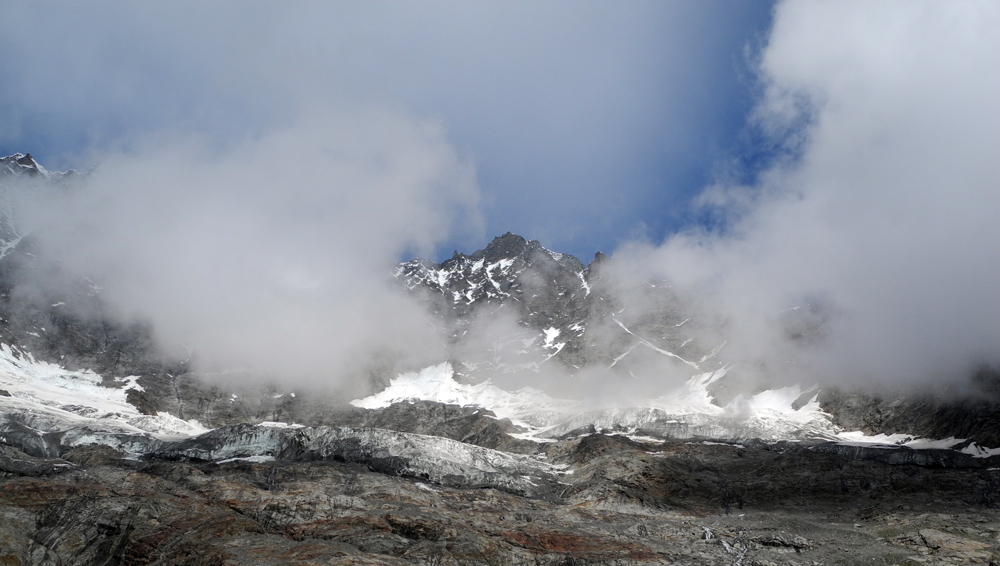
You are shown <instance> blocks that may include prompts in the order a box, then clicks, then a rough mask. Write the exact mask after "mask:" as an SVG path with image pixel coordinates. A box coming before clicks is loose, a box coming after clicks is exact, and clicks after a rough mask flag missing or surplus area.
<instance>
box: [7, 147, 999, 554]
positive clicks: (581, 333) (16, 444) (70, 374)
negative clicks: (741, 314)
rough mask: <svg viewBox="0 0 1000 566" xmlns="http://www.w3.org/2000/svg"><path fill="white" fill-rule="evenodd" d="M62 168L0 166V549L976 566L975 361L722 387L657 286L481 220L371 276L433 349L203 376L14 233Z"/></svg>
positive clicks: (982, 398) (988, 511) (728, 369)
mask: <svg viewBox="0 0 1000 566" xmlns="http://www.w3.org/2000/svg"><path fill="white" fill-rule="evenodd" d="M80 177H82V176H80ZM80 177H77V176H74V175H73V174H72V173H70V174H61V173H53V172H49V171H46V170H45V169H44V168H43V167H41V166H40V165H39V164H38V163H37V162H36V161H35V160H34V158H32V157H31V156H30V155H22V154H16V155H13V156H9V157H4V158H0V250H2V252H0V564H95V565H96V564H101V565H105V564H119V565H132V564H190V565H208V564H211V565H223V564H291V563H295V564H379V565H385V564H414V563H417V564H533V565H538V564H545V565H557V564H558V565H562V564H663V563H676V564H722V563H725V564H742V565H745V566H749V565H771V564H783V565H787V564H796V565H801V564H835V563H854V564H862V563H864V564H871V563H876V564H908V563H923V562H931V563H983V564H988V563H1000V543H998V535H1000V511H998V506H1000V475H998V471H997V470H1000V449H998V447H1000V425H998V424H997V423H1000V418H997V417H998V415H1000V395H997V393H996V392H997V391H1000V388H998V386H997V384H998V383H1000V379H998V377H997V375H996V374H995V373H994V372H991V371H989V370H983V371H982V372H980V373H979V374H977V376H976V378H975V380H974V381H973V382H972V383H971V384H970V386H969V387H970V388H971V389H970V390H972V391H977V392H978V393H979V394H978V395H976V396H973V397H952V398H949V397H943V396H935V395H934V394H933V393H932V392H930V393H923V394H919V393H912V392H909V393H906V394H903V393H898V392H896V393H893V392H888V393H887V392H883V394H882V395H875V394H873V393H871V392H865V391H840V390H837V389H835V388H825V389H817V388H803V387H801V386H800V385H788V386H784V387H776V386H774V385H769V384H757V386H756V387H751V388H747V387H746V386H745V385H746V384H745V383H743V382H741V379H742V378H741V377H740V367H739V364H738V363H736V364H734V363H733V361H732V360H730V361H728V363H727V362H725V361H723V360H722V359H720V358H721V357H722V356H723V355H724V352H725V350H724V344H725V342H724V337H720V336H718V335H717V334H716V333H713V332H709V331H708V330H707V326H706V325H704V324H703V321H701V320H700V318H699V315H698V312H697V311H696V309H694V308H693V307H692V305H691V303H690V302H689V301H688V300H687V299H686V298H685V297H683V296H680V295H678V294H677V293H676V292H675V291H674V290H673V289H672V288H671V287H670V285H669V283H668V282H666V281H657V280H642V281H638V282H637V281H635V280H627V279H622V276H621V274H620V273H617V272H616V271H615V270H613V269H609V267H608V266H609V265H611V262H613V261H614V260H613V258H610V259H609V258H605V257H604V256H603V255H602V254H600V253H598V254H596V256H595V259H594V261H592V262H591V263H590V264H589V265H586V266H584V265H583V264H582V263H581V262H580V261H579V260H578V259H577V258H574V257H572V256H569V255H565V254H559V253H557V252H553V251H551V250H548V249H546V248H545V247H543V246H542V245H541V243H539V242H537V241H528V240H525V239H524V238H522V237H520V236H517V235H514V234H511V233H507V234H504V235H502V236H499V237H497V238H495V239H494V240H492V241H491V242H490V243H489V244H488V245H487V246H486V247H485V248H483V249H481V250H478V251H475V252H473V253H471V254H469V255H466V254H463V253H459V252H455V254H454V255H453V256H452V258H450V259H448V260H447V261H444V262H442V263H440V264H438V263H434V262H432V261H429V260H426V259H415V260H412V261H408V262H405V263H401V264H399V265H398V266H397V268H396V270H395V271H394V273H393V274H392V277H393V278H394V280H395V282H396V283H397V284H398V286H399V288H400V292H402V293H408V294H410V295H411V296H412V297H413V298H414V299H415V300H418V301H422V302H423V303H424V304H425V305H426V306H427V307H428V309H429V310H430V312H432V313H434V314H435V316H436V317H437V321H438V323H439V324H440V328H442V329H444V331H445V335H446V336H447V337H448V341H449V344H448V346H449V351H450V355H449V359H448V360H441V361H440V363H438V364H436V365H431V366H429V367H424V368H409V369H412V370H413V371H395V372H391V373H390V375H388V376H387V377H386V379H384V380H373V386H374V387H373V390H372V394H371V395H368V396H366V397H362V398H359V399H353V400H350V402H349V403H348V402H347V401H348V400H347V399H336V398H333V397H331V396H329V395H326V394H324V392H323V391H320V390H308V389H298V390H293V389H291V388H290V387H289V386H286V385H282V384H281V383H276V382H275V383H268V382H245V383H243V382H238V381H228V382H220V381H217V380H215V381H213V380H211V379H208V378H206V376H202V375H199V373H198V371H197V368H196V367H195V366H194V365H193V364H192V363H191V361H190V360H189V359H187V358H181V359H178V358H177V357H176V356H170V355H168V354H167V353H165V352H163V351H161V350H160V349H159V348H158V346H157V344H156V341H155V339H154V336H155V328H153V327H152V326H151V325H150V324H148V323H144V322H123V321H120V320H117V319H116V318H115V317H113V316H111V314H110V313H109V309H108V308H107V306H106V301H107V299H108V297H106V293H107V291H106V290H104V289H102V285H101V281H94V280H91V279H88V278H87V277H86V274H81V273H75V272H72V271H69V269H68V268H67V267H66V265H65V264H64V263H63V262H61V261H60V260H59V259H58V258H56V257H52V256H51V255H50V254H49V253H48V252H47V251H46V249H45V247H44V244H43V243H42V242H43V240H42V239H40V238H38V237H37V236H38V234H37V233H24V231H23V226H22V225H21V223H20V220H21V219H20V217H19V216H18V213H19V208H18V202H19V198H21V197H23V196H24V195H25V194H27V193H25V192H26V191H27V192H30V191H46V190H75V189H74V188H73V186H72V183H67V181H68V180H71V179H74V178H80ZM56 282H58V284H56ZM637 283H638V284H637ZM807 322H808V321H807ZM807 326H808V325H806V326H803V328H806V327H807ZM379 363H380V360H373V365H376V366H377V365H378V364H379ZM383 366H384V367H390V366H391V364H388V363H383V364H382V365H381V366H379V367H383ZM664 376H669V379H665V378H664ZM512 379H520V380H522V381H527V382H528V383H529V384H530V385H531V386H528V387H516V388H515V387H507V388H505V387H504V386H502V385H503V384H505V383H510V382H511V380H512ZM595 380H596V383H595ZM552 383H556V384H561V386H560V387H550V389H548V390H543V389H542V387H541V386H542V385H545V384H552ZM578 384H579V387H577V385H578ZM737 385H739V387H736V386H737ZM804 385H807V384H804ZM585 386H586V387H590V388H591V393H590V394H589V395H581V394H580V393H582V392H583V391H581V390H580V388H583V387H585ZM593 391H599V392H600V393H593Z"/></svg>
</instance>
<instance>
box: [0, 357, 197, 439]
mask: <svg viewBox="0 0 1000 566" xmlns="http://www.w3.org/2000/svg"><path fill="white" fill-rule="evenodd" d="M135 380H136V378H135V377H121V378H115V381H116V382H118V383H119V384H120V387H118V388H111V387H104V386H102V385H101V383H102V381H103V379H102V378H101V376H100V375H98V374H96V373H94V372H91V371H69V370H67V369H65V368H62V367H60V366H58V365H55V364H50V363H47V362H41V361H36V360H35V359H34V358H33V357H32V356H31V354H23V353H20V352H18V351H16V350H13V349H11V347H10V346H8V345H7V344H0V390H3V391H5V392H7V394H8V395H9V396H8V395H0V416H2V417H4V418H3V420H5V421H6V425H4V426H6V427H8V429H9V427H11V426H14V425H15V424H16V425H17V426H23V427H27V428H28V429H33V430H35V431H37V432H65V431H70V430H72V431H73V432H71V433H69V434H68V436H69V437H70V438H64V439H63V444H64V445H80V444H87V443H99V444H111V445H115V446H116V447H118V446H119V445H121V443H122V439H121V438H118V439H116V435H139V436H144V437H145V436H148V437H152V438H154V439H158V440H170V439H177V438H185V437H190V436H193V435H197V434H201V433H204V432H206V431H207V430H208V429H206V428H204V427H202V426H201V425H200V424H198V423H197V422H196V421H183V420H181V419H178V418H177V417H174V416H172V415H170V414H167V413H163V414H160V415H155V416H153V415H143V414H141V413H140V412H139V411H138V409H136V408H135V407H134V406H132V405H130V404H129V403H128V402H126V396H127V395H128V391H129V390H130V389H139V390H141V387H140V386H139V385H138V384H137V383H135ZM0 425H3V423H2V422H0ZM133 444H134V443H133Z"/></svg>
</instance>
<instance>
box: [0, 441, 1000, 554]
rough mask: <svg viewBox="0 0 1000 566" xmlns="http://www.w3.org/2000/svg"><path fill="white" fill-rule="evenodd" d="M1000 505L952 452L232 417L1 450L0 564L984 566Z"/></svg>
mask: <svg viewBox="0 0 1000 566" xmlns="http://www.w3.org/2000/svg"><path fill="white" fill-rule="evenodd" d="M998 500H1000V458H997V457H992V458H978V459H977V458H972V457H971V456H968V455H965V454H961V453H958V452H955V451H945V450H910V449H905V448H898V449H887V448H858V447H850V446H843V445H834V444H829V443H822V444H808V443H794V442H779V443H773V444H768V443H762V442H744V443H741V444H737V443H716V442H706V441H687V442H682V441H667V442H659V443H640V442H636V441H634V440H630V439H627V438H624V437H621V436H609V435H605V434H590V435H585V436H582V437H577V438H571V439H566V440H561V441H557V442H551V443H545V444H541V445H538V452H537V453H535V454H513V453H509V452H503V451H498V450H493V449H490V448H485V447H481V446H475V445H472V444H468V443H463V442H459V441H456V440H451V439H447V438H443V437H436V436H427V435H418V434H413V433H408V432H400V431H389V430H386V429H377V428H357V427H302V428H297V427H279V426H251V425H236V426H231V427H224V428H222V429H218V430H215V431H212V432H210V433H208V434H206V435H202V436H200V437H197V438H194V439H188V440H183V441H178V442H174V443H166V444H165V445H164V446H162V447H161V448H160V449H159V450H157V451H156V452H154V453H152V454H150V455H147V456H145V457H142V458H139V459H125V458H122V455H121V453H119V452H117V451H115V450H113V449H111V448H108V447H106V446H84V447H77V448H73V449H70V450H68V451H67V452H65V453H64V454H63V455H62V458H40V457H35V456H30V455H28V454H26V453H24V452H22V451H20V450H18V449H16V448H13V447H11V446H0V549H2V551H0V564H120V565H126V564H192V565H195V564H197V565H208V564H212V565H221V564H293V563H294V564H414V563H416V564H665V563H676V564H743V565H752V564H757V565H765V564H799V565H806V564H808V565H813V564H917V563H932V564H940V563H982V564H987V563H994V562H995V561H996V560H997V558H996V557H997V556H1000V541H998V534H1000V513H998V512H997V510H996V509H995V504H996V502H997V501H998Z"/></svg>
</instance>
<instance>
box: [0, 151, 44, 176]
mask: <svg viewBox="0 0 1000 566" xmlns="http://www.w3.org/2000/svg"><path fill="white" fill-rule="evenodd" d="M0 174H6V175H42V176H47V174H48V171H46V170H45V168H44V167H42V166H41V165H39V164H38V162H37V161H35V158H33V157H31V154H30V153H15V154H13V155H8V156H6V157H0Z"/></svg>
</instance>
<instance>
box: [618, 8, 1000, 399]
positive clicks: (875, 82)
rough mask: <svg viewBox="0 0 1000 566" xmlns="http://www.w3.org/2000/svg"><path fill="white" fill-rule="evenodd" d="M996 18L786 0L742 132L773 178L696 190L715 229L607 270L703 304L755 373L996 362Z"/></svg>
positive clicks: (835, 378) (863, 372) (828, 377)
mask: <svg viewBox="0 0 1000 566" xmlns="http://www.w3.org/2000/svg"><path fill="white" fill-rule="evenodd" d="M998 24H1000V7H998V6H997V5H996V4H991V3H985V2H980V3H975V2H969V3H958V4H953V3H929V2H910V3H901V2H886V3H879V4H875V5H873V4H869V3H850V2H839V3H826V4H824V3H805V2H801V3H800V2H785V3H781V4H780V5H779V6H778V7H777V8H776V13H775V24H774V29H773V31H772V33H771V36H770V38H769V41H768V44H767V46H766V47H765V49H764V50H763V52H762V53H761V56H760V77H759V78H760V80H761V83H762V85H763V94H762V98H761V101H760V103H759V104H758V106H757V108H756V110H755V113H754V115H753V122H752V124H751V127H753V128H757V129H758V130H759V131H761V132H763V133H764V134H766V135H767V136H769V139H771V140H774V142H775V143H776V144H777V147H779V151H778V152H776V157H775V158H774V162H773V164H772V166H770V167H769V168H767V169H766V170H765V171H764V172H763V173H762V174H761V175H760V176H759V179H758V180H757V182H754V183H751V184H749V185H746V184H744V185H741V184H738V183H734V182H731V181H729V180H728V179H727V177H726V175H724V174H723V175H721V176H720V179H719V182H718V183H717V184H715V185H714V186H712V187H709V188H708V189H707V190H706V191H705V192H704V193H703V194H702V195H701V197H700V198H699V199H698V201H697V202H696V206H700V207H703V209H705V210H708V211H709V212H710V213H711V214H712V215H714V216H715V217H717V218H722V219H723V220H724V222H723V223H722V227H721V228H719V229H715V230H707V229H704V228H697V227H696V228H692V229H689V230H686V231H684V232H682V233H679V234H676V235H674V236H672V237H670V238H668V239H666V240H665V241H664V242H663V243H662V244H661V245H650V244H648V243H633V244H628V245H626V246H623V248H622V249H621V250H619V252H618V253H617V254H616V256H615V260H616V265H617V266H618V268H619V269H620V271H621V272H622V273H624V274H631V275H632V276H633V277H634V278H640V277H644V276H645V277H663V278H666V279H668V280H669V281H671V282H672V283H673V284H674V285H676V286H677V288H678V289H682V290H684V291H685V292H689V293H691V294H693V295H695V296H697V297H699V299H698V301H697V304H698V305H699V308H701V309H702V310H703V316H715V317H718V318H720V319H722V320H724V321H725V324H723V325H720V326H718V331H719V333H720V334H721V335H725V337H726V338H728V340H729V342H728V343H727V346H726V348H725V356H726V359H727V360H730V361H735V362H741V363H742V364H743V369H744V371H747V372H751V373H753V372H756V373H757V374H759V375H758V377H761V376H765V377H766V378H767V379H771V380H778V381H783V382H803V381H804V382H807V383H808V382H812V381H821V382H823V383H825V384H836V385H852V386H853V385H869V386H879V385H893V386H924V385H929V384H931V383H936V384H941V383H955V382H961V381H962V380H963V379H964V378H965V377H966V376H967V375H968V373H969V372H970V371H973V370H975V369H977V368H979V367H981V366H984V365H992V366H994V367H997V366H1000V316H998V315H1000V292H998V291H997V289H998V283H1000V222H997V211H1000V190H998V185H997V180H998V179H1000V160H998V159H997V153H996V152H997V148H1000V114H998V113H997V111H996V109H997V104H998V102H1000V75H998V74H997V73H996V72H995V70H996V69H998V68H1000V34H997V33H996V29H997V25H998ZM730 178H731V177H730Z"/></svg>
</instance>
